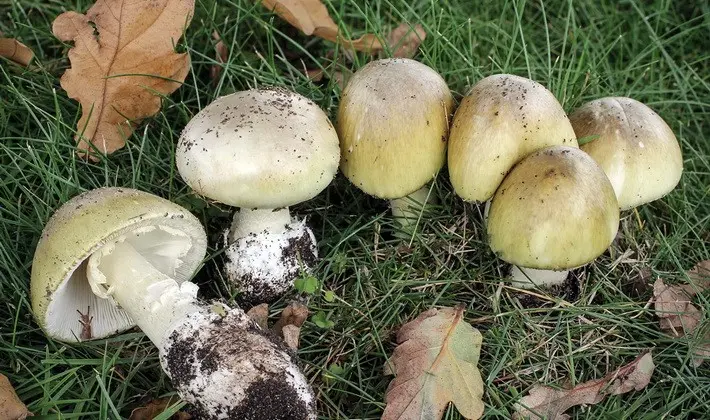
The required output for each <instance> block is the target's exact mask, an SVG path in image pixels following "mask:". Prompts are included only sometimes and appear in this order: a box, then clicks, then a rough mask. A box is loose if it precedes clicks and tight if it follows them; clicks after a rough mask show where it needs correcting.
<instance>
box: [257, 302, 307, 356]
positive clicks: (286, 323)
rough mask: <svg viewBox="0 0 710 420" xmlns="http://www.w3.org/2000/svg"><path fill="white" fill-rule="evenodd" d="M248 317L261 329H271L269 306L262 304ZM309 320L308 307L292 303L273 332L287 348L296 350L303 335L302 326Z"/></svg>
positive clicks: (285, 309)
mask: <svg viewBox="0 0 710 420" xmlns="http://www.w3.org/2000/svg"><path fill="white" fill-rule="evenodd" d="M247 315H248V316H249V317H250V318H251V319H253V320H254V322H256V323H257V324H259V327H261V328H262V329H264V330H266V329H269V305H267V304H266V303H262V304H261V305H257V306H254V307H253V308H251V309H249V311H247ZM306 319H308V308H307V307H306V305H304V304H302V303H298V302H291V303H290V304H289V305H288V306H287V307H285V308H284V310H283V311H282V312H281V318H279V320H278V321H276V323H274V326H273V327H271V331H272V332H273V333H274V334H276V335H278V336H279V337H281V338H282V339H283V340H284V343H286V345H287V346H289V347H290V348H292V349H294V350H296V349H298V342H299V338H300V335H301V326H302V325H303V323H304V322H306Z"/></svg>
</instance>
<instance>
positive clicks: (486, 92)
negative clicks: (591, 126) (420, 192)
mask: <svg viewBox="0 0 710 420" xmlns="http://www.w3.org/2000/svg"><path fill="white" fill-rule="evenodd" d="M555 145H564V146H571V147H577V138H576V137H575V135H574V130H573V129H572V125H571V124H570V122H569V120H568V119H567V114H566V113H565V111H564V109H562V105H560V103H559V102H558V101H557V99H556V98H555V96H554V95H553V94H552V92H550V91H549V90H547V89H546V88H545V87H544V86H543V85H541V84H540V83H537V82H535V81H533V80H530V79H526V78H524V77H520V76H514V75H510V74H496V75H493V76H488V77H486V78H484V79H482V80H481V81H479V82H478V83H476V84H475V85H474V86H473V88H471V91H470V92H469V93H468V94H467V95H466V97H465V98H463V100H462V101H461V104H460V105H459V107H458V109H457V110H456V114H454V120H453V122H452V123H451V135H450V138H449V177H450V179H451V184H452V186H453V187H454V190H455V191H456V194H457V195H458V196H459V197H461V198H463V199H464V200H466V201H479V202H483V201H486V200H488V199H490V198H491V197H492V196H493V194H494V193H495V191H496V189H497V188H498V186H499V185H500V183H501V182H502V181H503V178H505V176H506V174H507V173H508V171H510V169H511V168H512V167H513V165H515V164H516V163H517V162H518V161H520V160H521V159H523V158H524V157H525V156H527V155H529V154H530V153H532V152H534V151H536V150H539V149H542V148H544V147H548V146H555Z"/></svg>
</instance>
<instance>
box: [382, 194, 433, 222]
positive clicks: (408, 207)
mask: <svg viewBox="0 0 710 420" xmlns="http://www.w3.org/2000/svg"><path fill="white" fill-rule="evenodd" d="M433 202H434V197H433V194H430V190H429V186H428V185H425V186H423V187H422V188H420V189H418V190H416V191H414V192H413V193H411V194H409V195H407V196H404V197H402V198H394V199H392V200H390V207H391V208H392V216H393V217H394V219H395V220H396V221H397V222H398V223H399V224H400V226H401V227H403V228H405V229H407V228H413V227H414V225H415V224H416V223H417V220H419V217H420V216H421V214H422V211H423V210H424V206H425V205H426V204H431V203H433Z"/></svg>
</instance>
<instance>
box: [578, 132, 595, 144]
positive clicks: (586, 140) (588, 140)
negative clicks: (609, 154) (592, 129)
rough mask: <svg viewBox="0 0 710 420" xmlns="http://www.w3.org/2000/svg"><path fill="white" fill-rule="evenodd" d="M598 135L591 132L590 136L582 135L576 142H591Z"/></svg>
mask: <svg viewBox="0 0 710 420" xmlns="http://www.w3.org/2000/svg"><path fill="white" fill-rule="evenodd" d="M599 137H601V136H600V135H599V134H592V135H591V136H585V137H582V138H581V139H577V144H579V145H580V146H581V145H583V144H587V143H591V142H593V141H594V140H596V139H598V138H599Z"/></svg>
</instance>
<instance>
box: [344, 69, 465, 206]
mask: <svg viewBox="0 0 710 420" xmlns="http://www.w3.org/2000/svg"><path fill="white" fill-rule="evenodd" d="M452 109H453V98H452V96H451V91H450V90H449V87H448V86H447V85H446V81H444V79H443V78H442V77H441V76H440V75H439V73H437V72H436V71H435V70H433V69H432V68H430V67H428V66H426V65H425V64H422V63H420V62H418V61H415V60H410V59H405V58H396V59H383V60H376V61H373V62H371V63H369V64H367V65H366V66H364V67H363V68H361V69H360V70H358V71H357V72H355V74H354V75H353V77H352V78H351V79H350V81H349V82H348V85H347V86H346V87H345V90H344V91H343V95H342V97H341V99H340V107H339V108H338V119H337V122H336V125H337V127H338V135H339V136H340V148H341V151H340V153H341V155H342V160H341V163H340V170H341V171H342V172H343V174H344V175H345V176H346V177H347V178H348V179H349V180H350V182H352V183H353V185H355V186H357V187H358V188H360V189H361V190H363V191H364V192H366V193H368V194H370V195H373V196H375V197H379V198H386V199H394V198H401V197H404V196H406V195H408V194H410V193H412V192H414V191H416V190H418V189H419V188H421V187H422V186H424V184H426V183H427V182H429V181H431V180H432V179H433V178H434V176H436V174H437V172H438V171H439V170H440V169H441V167H442V166H443V165H444V162H445V160H446V144H447V138H448V133H449V117H450V114H451V112H452Z"/></svg>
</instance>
